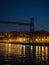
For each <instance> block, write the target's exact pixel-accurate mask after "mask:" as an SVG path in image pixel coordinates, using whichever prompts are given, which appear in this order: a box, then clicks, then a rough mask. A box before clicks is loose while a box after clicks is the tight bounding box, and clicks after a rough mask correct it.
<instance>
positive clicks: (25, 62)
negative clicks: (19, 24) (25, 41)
mask: <svg viewBox="0 0 49 65" xmlns="http://www.w3.org/2000/svg"><path fill="white" fill-rule="evenodd" d="M0 65H49V46H33V45H20V44H12V43H0Z"/></svg>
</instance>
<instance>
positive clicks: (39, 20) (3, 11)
mask: <svg viewBox="0 0 49 65" xmlns="http://www.w3.org/2000/svg"><path fill="white" fill-rule="evenodd" d="M30 17H34V19H35V20H34V24H35V30H41V29H44V30H47V31H49V0H0V20H7V21H23V22H24V21H26V22H29V21H30V20H29V18H30ZM18 28H19V26H18V27H17V26H16V25H5V24H0V31H16V30H17V29H18ZM26 28H27V27H25V29H26ZM19 29H20V28H19ZM22 29H24V27H23V28H22ZM26 30H27V29H26Z"/></svg>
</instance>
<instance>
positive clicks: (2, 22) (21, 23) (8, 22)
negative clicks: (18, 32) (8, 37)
mask: <svg viewBox="0 0 49 65" xmlns="http://www.w3.org/2000/svg"><path fill="white" fill-rule="evenodd" d="M0 23H1V24H15V25H16V24H18V25H32V24H31V23H23V22H18V21H17V22H14V21H13V22H11V21H0Z"/></svg>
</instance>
